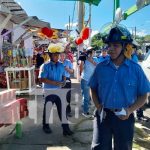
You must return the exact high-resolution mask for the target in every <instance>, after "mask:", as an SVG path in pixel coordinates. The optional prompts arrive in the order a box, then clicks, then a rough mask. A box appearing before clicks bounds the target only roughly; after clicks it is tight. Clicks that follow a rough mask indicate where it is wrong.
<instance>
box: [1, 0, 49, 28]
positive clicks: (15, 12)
mask: <svg viewBox="0 0 150 150" xmlns="http://www.w3.org/2000/svg"><path fill="white" fill-rule="evenodd" d="M0 5H1V9H0V12H1V14H3V15H7V14H8V13H9V12H10V13H11V14H12V18H11V21H12V22H13V23H15V24H20V23H21V22H23V21H25V20H26V19H27V18H28V17H29V16H28V15H27V13H26V12H25V10H24V9H23V8H22V7H21V6H20V5H19V4H18V3H17V2H15V1H14V0H0ZM2 7H3V8H4V7H5V8H6V9H7V10H6V9H2ZM2 10H3V11H2ZM24 26H28V27H36V28H42V27H50V23H48V22H45V21H41V20H39V19H38V18H37V17H36V16H34V17H33V18H32V19H31V20H30V21H28V22H27V23H25V24H24Z"/></svg>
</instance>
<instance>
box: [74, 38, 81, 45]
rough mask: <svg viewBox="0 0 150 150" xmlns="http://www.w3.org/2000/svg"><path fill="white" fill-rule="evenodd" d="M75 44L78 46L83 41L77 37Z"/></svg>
mask: <svg viewBox="0 0 150 150" xmlns="http://www.w3.org/2000/svg"><path fill="white" fill-rule="evenodd" d="M75 43H76V44H77V45H80V44H82V43H83V39H82V38H80V37H78V38H77V39H76V40H75Z"/></svg>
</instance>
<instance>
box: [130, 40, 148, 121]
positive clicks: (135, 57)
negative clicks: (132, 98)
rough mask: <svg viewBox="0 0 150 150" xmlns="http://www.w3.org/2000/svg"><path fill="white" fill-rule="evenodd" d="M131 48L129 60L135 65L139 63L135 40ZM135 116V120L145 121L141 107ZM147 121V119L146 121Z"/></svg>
mask: <svg viewBox="0 0 150 150" xmlns="http://www.w3.org/2000/svg"><path fill="white" fill-rule="evenodd" d="M132 45H133V46H132V48H133V52H132V56H131V59H132V60H133V61H134V62H135V63H138V62H139V59H138V56H137V53H136V51H137V42H136V41H135V40H133V42H132ZM136 116H137V119H138V120H139V121H141V120H145V116H144V113H143V109H142V107H141V108H139V109H137V110H136ZM146 120H147V119H146Z"/></svg>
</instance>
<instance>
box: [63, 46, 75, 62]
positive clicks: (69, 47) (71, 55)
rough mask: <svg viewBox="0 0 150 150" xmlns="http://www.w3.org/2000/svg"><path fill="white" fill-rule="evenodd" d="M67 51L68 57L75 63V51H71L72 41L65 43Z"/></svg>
mask: <svg viewBox="0 0 150 150" xmlns="http://www.w3.org/2000/svg"><path fill="white" fill-rule="evenodd" d="M65 53H66V58H67V59H69V60H70V61H71V63H73V57H74V56H73V53H72V52H71V46H70V43H67V44H66V45H65Z"/></svg>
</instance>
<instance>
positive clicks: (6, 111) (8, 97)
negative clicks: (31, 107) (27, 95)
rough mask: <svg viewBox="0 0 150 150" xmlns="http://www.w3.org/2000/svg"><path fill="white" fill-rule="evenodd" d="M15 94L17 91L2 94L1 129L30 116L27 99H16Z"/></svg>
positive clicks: (0, 100)
mask: <svg viewBox="0 0 150 150" xmlns="http://www.w3.org/2000/svg"><path fill="white" fill-rule="evenodd" d="M15 92H16V90H15V89H10V90H5V91H2V92H0V127H1V126H3V125H10V124H15V123H16V122H17V121H18V120H20V119H22V118H24V117H26V116H28V109H27V99H24V98H20V99H16V94H15Z"/></svg>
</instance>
